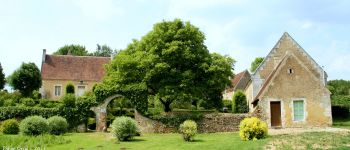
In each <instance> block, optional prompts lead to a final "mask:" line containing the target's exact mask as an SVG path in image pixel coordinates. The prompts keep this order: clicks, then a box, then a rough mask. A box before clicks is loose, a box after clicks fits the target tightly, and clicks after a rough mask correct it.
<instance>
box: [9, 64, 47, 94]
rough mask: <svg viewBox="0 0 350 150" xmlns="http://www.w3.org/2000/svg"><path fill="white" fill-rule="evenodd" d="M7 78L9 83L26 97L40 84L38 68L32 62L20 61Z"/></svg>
mask: <svg viewBox="0 0 350 150" xmlns="http://www.w3.org/2000/svg"><path fill="white" fill-rule="evenodd" d="M8 79H9V80H8V81H9V84H10V85H11V86H12V87H13V88H14V89H15V90H19V91H20V92H21V93H22V95H23V96H26V97H30V96H31V94H32V91H33V90H37V89H39V88H40V86H41V74H40V70H39V68H38V67H37V66H36V65H35V64H34V63H22V65H21V67H20V68H18V69H17V70H15V71H14V72H13V73H12V75H11V76H10V77H9V78H8Z"/></svg>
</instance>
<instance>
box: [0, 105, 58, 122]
mask: <svg viewBox="0 0 350 150" xmlns="http://www.w3.org/2000/svg"><path fill="white" fill-rule="evenodd" d="M59 111H60V110H59V109H58V108H40V107H23V106H10V107H0V120H6V119H11V118H21V119H24V118H25V117H27V116H34V115H40V116H43V117H45V118H47V117H51V116H55V115H57V114H59Z"/></svg>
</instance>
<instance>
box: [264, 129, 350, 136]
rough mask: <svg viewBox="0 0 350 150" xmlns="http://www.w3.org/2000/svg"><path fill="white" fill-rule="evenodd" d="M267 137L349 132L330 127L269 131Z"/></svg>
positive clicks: (348, 130) (349, 130)
mask: <svg viewBox="0 0 350 150" xmlns="http://www.w3.org/2000/svg"><path fill="white" fill-rule="evenodd" d="M268 132H269V135H280V134H299V133H304V132H350V129H342V128H332V127H313V128H282V129H269V131H268Z"/></svg>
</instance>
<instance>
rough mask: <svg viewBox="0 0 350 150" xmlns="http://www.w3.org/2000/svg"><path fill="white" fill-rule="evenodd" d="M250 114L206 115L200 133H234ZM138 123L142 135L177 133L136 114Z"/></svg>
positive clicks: (199, 127) (201, 122) (199, 129)
mask: <svg viewBox="0 0 350 150" xmlns="http://www.w3.org/2000/svg"><path fill="white" fill-rule="evenodd" d="M246 117H250V115H249V114H231V113H210V114H205V115H204V116H203V119H201V121H198V122H197V124H198V131H199V132H200V133H213V132H232V131H238V130H239V123H240V122H241V120H243V119H244V118H246ZM135 120H136V121H137V123H138V125H139V128H140V129H141V132H142V133H173V132H177V128H178V127H175V126H169V125H165V124H163V123H162V122H159V121H157V120H152V119H150V118H147V117H145V116H143V115H141V114H140V113H138V112H135Z"/></svg>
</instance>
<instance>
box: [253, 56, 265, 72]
mask: <svg viewBox="0 0 350 150" xmlns="http://www.w3.org/2000/svg"><path fill="white" fill-rule="evenodd" d="M263 61H264V57H256V58H255V59H254V61H253V62H252V63H251V65H250V72H254V71H255V70H256V69H257V68H258V67H259V65H260V64H261V63H262V62H263Z"/></svg>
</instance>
